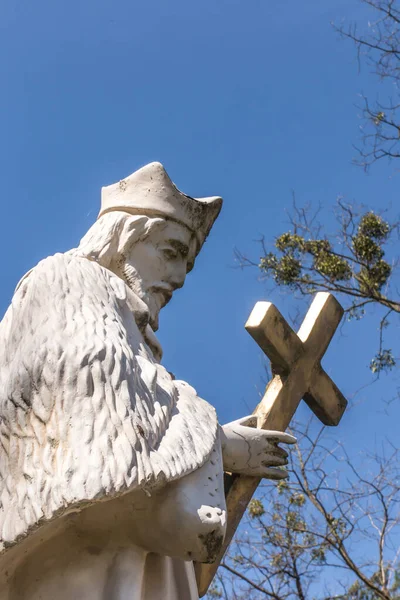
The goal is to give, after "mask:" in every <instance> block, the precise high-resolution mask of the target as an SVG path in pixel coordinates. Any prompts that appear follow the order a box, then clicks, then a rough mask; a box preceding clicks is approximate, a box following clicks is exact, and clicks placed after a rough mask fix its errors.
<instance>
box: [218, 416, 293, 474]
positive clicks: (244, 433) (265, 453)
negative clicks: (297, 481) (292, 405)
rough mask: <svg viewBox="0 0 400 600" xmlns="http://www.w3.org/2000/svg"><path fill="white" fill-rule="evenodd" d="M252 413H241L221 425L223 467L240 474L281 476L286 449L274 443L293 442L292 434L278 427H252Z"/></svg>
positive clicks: (283, 471) (254, 423) (283, 472)
mask: <svg viewBox="0 0 400 600" xmlns="http://www.w3.org/2000/svg"><path fill="white" fill-rule="evenodd" d="M256 425H257V419H256V417H254V416H252V415H251V416H249V417H244V418H243V419H238V420H237V421H232V423H227V425H223V426H222V432H221V445H222V457H223V462H224V470H225V471H229V472H231V473H240V474H242V475H254V476H256V477H267V478H268V479H284V478H285V477H287V476H288V473H287V471H286V470H285V469H282V468H279V467H283V466H284V465H287V463H288V461H287V457H288V453H287V452H286V450H283V448H280V447H279V446H278V444H279V443H280V442H283V443H285V444H294V443H295V442H296V438H294V437H293V436H292V435H289V434H288V433H282V432H281V431H268V430H265V429H258V428H257V427H256Z"/></svg>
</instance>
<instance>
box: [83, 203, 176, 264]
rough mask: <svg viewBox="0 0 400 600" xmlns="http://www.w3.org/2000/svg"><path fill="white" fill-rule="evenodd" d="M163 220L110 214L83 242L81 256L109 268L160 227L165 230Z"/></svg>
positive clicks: (97, 222)
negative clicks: (114, 261) (135, 244)
mask: <svg viewBox="0 0 400 600" xmlns="http://www.w3.org/2000/svg"><path fill="white" fill-rule="evenodd" d="M165 224H166V221H165V219H162V218H151V217H147V216H145V215H134V216H133V215H130V214H128V213H126V212H122V211H113V212H109V213H106V214H105V215H103V216H102V217H100V219H98V220H97V221H96V222H95V223H94V224H93V225H92V227H91V228H90V229H89V231H88V232H87V233H86V234H85V235H84V237H83V238H82V239H81V241H80V243H79V246H78V248H77V250H76V251H77V252H78V253H79V254H80V255H81V256H82V255H83V256H85V258H88V259H90V260H93V261H95V262H98V263H100V264H101V265H102V266H103V267H105V268H109V266H110V264H111V261H112V260H113V259H115V258H116V257H117V256H126V255H127V254H128V252H129V250H130V248H131V247H132V246H133V244H134V243H136V242H138V241H139V240H143V239H145V238H146V237H147V236H148V235H149V233H150V232H151V231H154V229H155V228H156V227H165Z"/></svg>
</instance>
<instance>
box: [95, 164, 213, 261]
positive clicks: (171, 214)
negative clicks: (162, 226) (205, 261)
mask: <svg viewBox="0 0 400 600" xmlns="http://www.w3.org/2000/svg"><path fill="white" fill-rule="evenodd" d="M221 206H222V198H220V197H218V196H212V197H210V198H191V197H190V196H186V194H183V193H182V192H180V191H179V190H178V188H177V187H176V186H175V185H174V184H173V183H172V181H171V179H170V178H169V176H168V174H167V172H166V170H165V169H164V167H163V166H162V164H160V163H158V162H153V163H150V164H148V165H146V166H145V167H142V168H141V169H139V170H138V171H135V173H132V175H129V177H126V178H125V179H122V180H121V181H119V182H118V183H113V184H112V185H108V186H106V187H103V188H102V190H101V209H100V213H99V217H101V216H102V215H104V214H105V213H108V212H110V211H114V210H121V211H124V212H128V213H130V214H132V215H135V214H140V215H148V216H152V217H157V216H162V217H168V218H170V219H173V220H174V221H177V222H178V223H183V225H186V227H187V228H188V229H190V230H191V231H193V233H194V234H195V235H196V238H197V241H198V248H197V252H199V251H200V248H201V246H202V245H203V243H204V240H205V239H206V237H207V235H208V234H209V232H210V229H211V227H212V226H213V224H214V221H215V219H216V218H217V217H218V214H219V211H220V210H221Z"/></svg>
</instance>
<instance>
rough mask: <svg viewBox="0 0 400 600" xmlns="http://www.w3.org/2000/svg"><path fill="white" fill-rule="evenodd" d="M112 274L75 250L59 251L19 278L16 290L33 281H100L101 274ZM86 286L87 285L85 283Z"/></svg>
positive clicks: (42, 282) (42, 283)
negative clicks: (74, 251)
mask: <svg viewBox="0 0 400 600" xmlns="http://www.w3.org/2000/svg"><path fill="white" fill-rule="evenodd" d="M107 275H111V273H109V272H108V271H107V269H104V267H102V266H100V265H99V264H98V263H96V262H94V261H91V260H89V259H88V258H86V257H84V256H80V255H78V254H74V253H73V252H65V253H57V254H53V255H52V256H48V257H47V258H44V259H43V260H41V261H40V262H39V263H38V264H37V265H36V266H35V267H33V268H32V269H30V270H29V271H28V272H27V273H25V275H24V276H23V277H22V278H21V279H20V280H19V282H18V284H17V286H16V288H15V292H18V291H19V290H22V289H23V288H26V287H27V286H29V285H30V284H32V283H35V284H36V285H38V284H39V285H42V286H47V285H55V284H56V283H57V281H58V283H60V282H62V281H64V280H66V279H68V281H69V282H70V283H72V284H73V283H74V282H75V283H78V284H79V283H81V284H85V282H87V281H88V280H92V279H93V278H94V279H96V280H97V281H98V279H99V276H102V278H104V276H105V277H106V278H107ZM84 287H87V285H85V286H84Z"/></svg>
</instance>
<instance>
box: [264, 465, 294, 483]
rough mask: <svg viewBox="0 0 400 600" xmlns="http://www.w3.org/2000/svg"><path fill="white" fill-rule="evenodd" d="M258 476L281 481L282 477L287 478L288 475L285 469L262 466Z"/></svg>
mask: <svg viewBox="0 0 400 600" xmlns="http://www.w3.org/2000/svg"><path fill="white" fill-rule="evenodd" d="M259 477H263V478H264V479H273V480H275V481H282V479H287V478H288V477H289V473H288V471H286V469H273V468H271V467H264V469H262V471H261V472H260V473H259Z"/></svg>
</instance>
